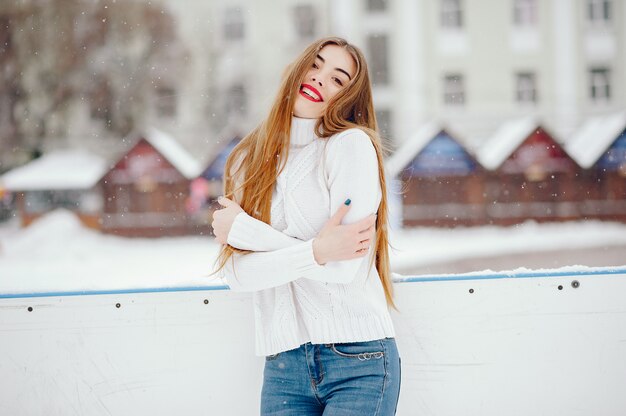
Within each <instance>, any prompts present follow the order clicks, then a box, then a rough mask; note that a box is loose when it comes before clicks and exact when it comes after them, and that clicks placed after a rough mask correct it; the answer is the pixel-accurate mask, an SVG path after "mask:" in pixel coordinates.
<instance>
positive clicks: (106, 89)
mask: <svg viewBox="0 0 626 416" xmlns="http://www.w3.org/2000/svg"><path fill="white" fill-rule="evenodd" d="M88 99H89V113H90V116H91V118H92V119H94V120H104V121H105V122H106V125H107V126H109V125H110V120H111V108H112V107H113V94H112V92H111V85H110V83H109V80H108V79H107V78H105V77H103V76H98V77H96V78H95V79H93V80H92V82H91V87H90V89H89V91H88Z"/></svg>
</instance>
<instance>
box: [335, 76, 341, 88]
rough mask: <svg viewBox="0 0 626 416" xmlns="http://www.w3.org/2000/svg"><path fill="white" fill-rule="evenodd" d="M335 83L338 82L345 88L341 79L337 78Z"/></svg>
mask: <svg viewBox="0 0 626 416" xmlns="http://www.w3.org/2000/svg"><path fill="white" fill-rule="evenodd" d="M335 82H337V84H339V85H341V86H343V82H341V80H340V79H339V78H335Z"/></svg>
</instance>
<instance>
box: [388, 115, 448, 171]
mask: <svg viewBox="0 0 626 416" xmlns="http://www.w3.org/2000/svg"><path fill="white" fill-rule="evenodd" d="M442 130H444V128H443V126H442V125H441V124H440V123H439V122H436V121H431V122H429V123H426V124H424V125H422V126H421V127H420V128H419V129H417V131H416V132H415V133H413V135H411V137H409V138H408V139H407V140H406V141H405V142H404V143H403V144H402V145H401V146H400V148H398V149H397V150H396V151H395V152H394V153H393V155H391V156H390V157H389V158H388V159H387V161H386V162H385V168H386V170H387V175H389V177H392V178H393V177H396V176H397V175H399V174H400V172H401V171H402V169H404V168H406V167H407V166H408V164H409V163H411V161H412V160H413V159H414V158H415V156H416V155H417V154H418V153H419V152H420V151H422V149H423V148H424V147H425V146H426V145H427V144H428V143H429V142H430V141H431V140H432V139H434V138H435V136H437V134H439V133H441V131H442Z"/></svg>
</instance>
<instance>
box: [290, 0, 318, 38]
mask: <svg viewBox="0 0 626 416" xmlns="http://www.w3.org/2000/svg"><path fill="white" fill-rule="evenodd" d="M293 15H294V24H295V26H296V33H297V35H298V37H299V38H300V39H307V38H311V37H313V36H315V23H316V20H317V15H316V13H315V9H314V8H313V6H312V5H310V4H300V5H297V6H295V7H294V8H293Z"/></svg>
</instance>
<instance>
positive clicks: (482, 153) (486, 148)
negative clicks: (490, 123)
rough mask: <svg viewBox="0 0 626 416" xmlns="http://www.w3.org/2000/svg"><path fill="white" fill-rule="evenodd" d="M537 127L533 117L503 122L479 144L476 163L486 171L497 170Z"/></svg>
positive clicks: (537, 124)
mask: <svg viewBox="0 0 626 416" xmlns="http://www.w3.org/2000/svg"><path fill="white" fill-rule="evenodd" d="M538 127H539V123H538V122H537V120H536V119H535V118H534V117H523V118H519V119H515V120H510V121H507V122H505V123H504V124H502V125H501V126H500V127H499V128H498V129H497V130H496V132H495V133H494V134H493V135H492V136H491V137H489V138H488V139H487V140H485V141H484V142H483V143H482V144H481V146H480V148H479V150H478V154H477V158H478V161H479V162H480V164H481V165H482V166H483V167H484V168H486V169H489V170H494V169H497V168H499V167H500V165H502V163H503V162H504V161H505V160H506V159H507V158H508V157H509V156H511V154H512V153H513V152H514V151H515V149H517V148H518V147H519V146H520V145H521V144H522V142H524V140H526V139H527V138H528V136H530V135H531V134H532V133H533V131H535V129H537V128H538Z"/></svg>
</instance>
